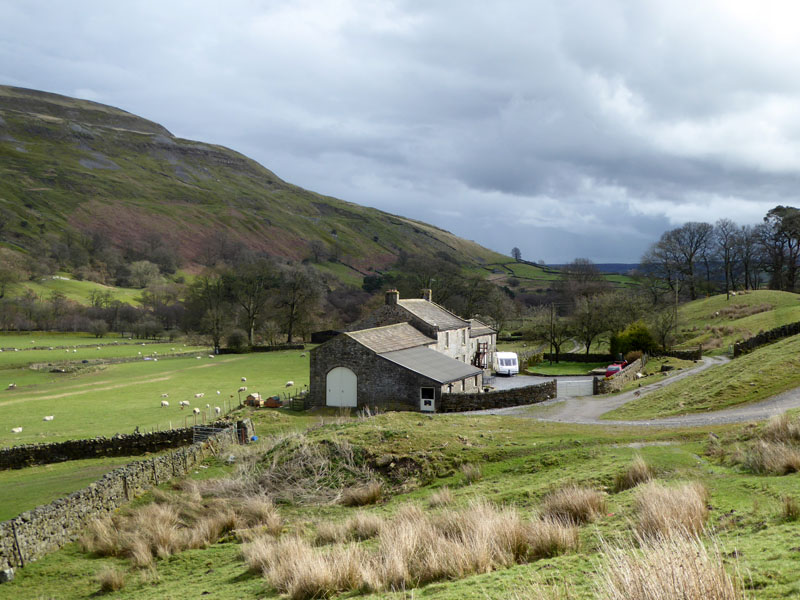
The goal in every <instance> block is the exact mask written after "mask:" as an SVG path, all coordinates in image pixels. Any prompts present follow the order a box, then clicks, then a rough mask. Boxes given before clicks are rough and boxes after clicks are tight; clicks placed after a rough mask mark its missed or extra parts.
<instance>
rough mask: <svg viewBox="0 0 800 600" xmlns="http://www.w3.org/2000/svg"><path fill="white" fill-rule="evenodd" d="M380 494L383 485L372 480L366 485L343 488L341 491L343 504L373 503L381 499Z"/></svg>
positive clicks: (359, 504) (363, 504)
mask: <svg viewBox="0 0 800 600" xmlns="http://www.w3.org/2000/svg"><path fill="white" fill-rule="evenodd" d="M382 494H383V486H382V485H381V484H380V483H379V482H377V481H372V482H370V483H367V484H366V485H360V486H356V487H350V488H347V489H345V490H344V491H343V492H342V504H344V505H345V506H366V505H367V504H375V503H376V502H378V501H379V500H380V499H381V495H382Z"/></svg>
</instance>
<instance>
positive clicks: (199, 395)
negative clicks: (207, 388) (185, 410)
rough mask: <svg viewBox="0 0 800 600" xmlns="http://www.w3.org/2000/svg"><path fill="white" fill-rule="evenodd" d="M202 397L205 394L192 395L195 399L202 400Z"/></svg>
mask: <svg viewBox="0 0 800 600" xmlns="http://www.w3.org/2000/svg"><path fill="white" fill-rule="evenodd" d="M203 396H205V394H204V393H202V392H201V393H199V394H195V395H194V397H195V398H202V397H203Z"/></svg>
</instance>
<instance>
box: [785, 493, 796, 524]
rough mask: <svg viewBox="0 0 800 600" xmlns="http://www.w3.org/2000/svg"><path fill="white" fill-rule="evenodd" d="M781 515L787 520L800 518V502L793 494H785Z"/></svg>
mask: <svg viewBox="0 0 800 600" xmlns="http://www.w3.org/2000/svg"><path fill="white" fill-rule="evenodd" d="M781 515H782V516H783V518H784V519H786V520H787V521H797V520H800V502H798V501H797V498H794V497H792V496H784V497H783V498H782V499H781Z"/></svg>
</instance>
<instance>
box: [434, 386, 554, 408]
mask: <svg viewBox="0 0 800 600" xmlns="http://www.w3.org/2000/svg"><path fill="white" fill-rule="evenodd" d="M555 397H556V381H555V379H554V380H553V381H548V382H546V383H539V384H536V385H529V386H526V387H520V388H515V389H512V390H498V391H495V392H483V393H478V394H442V397H441V399H440V400H439V405H438V407H437V408H438V412H461V411H466V410H487V409H490V408H505V407H508V406H521V405H523V404H536V403H538V402H544V401H545V400H550V399H552V398H555Z"/></svg>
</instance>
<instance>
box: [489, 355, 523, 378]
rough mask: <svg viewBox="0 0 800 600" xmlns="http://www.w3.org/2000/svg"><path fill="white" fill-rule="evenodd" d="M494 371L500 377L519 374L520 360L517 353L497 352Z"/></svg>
mask: <svg viewBox="0 0 800 600" xmlns="http://www.w3.org/2000/svg"><path fill="white" fill-rule="evenodd" d="M494 371H495V373H497V374H498V375H508V376H509V377H510V376H511V375H516V374H517V373H519V359H518V358H517V354H516V352H495V354H494Z"/></svg>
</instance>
